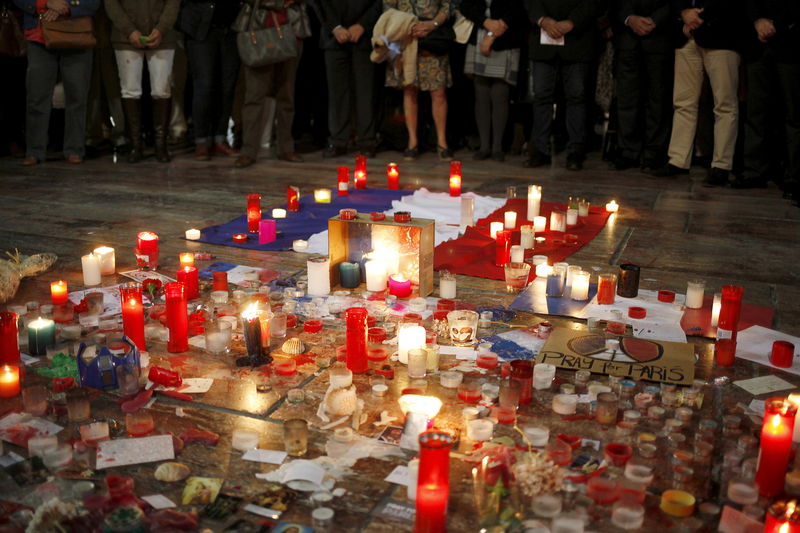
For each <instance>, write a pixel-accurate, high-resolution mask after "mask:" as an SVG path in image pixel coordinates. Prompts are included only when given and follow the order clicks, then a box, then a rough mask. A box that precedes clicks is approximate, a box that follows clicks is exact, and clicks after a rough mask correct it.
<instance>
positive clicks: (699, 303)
mask: <svg viewBox="0 0 800 533" xmlns="http://www.w3.org/2000/svg"><path fill="white" fill-rule="evenodd" d="M705 290H706V282H705V281H702V280H696V281H690V282H689V283H687V286H686V307H688V308H689V309H700V308H702V307H703V296H704V295H705Z"/></svg>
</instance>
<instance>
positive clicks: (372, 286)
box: [364, 259, 387, 292]
mask: <svg viewBox="0 0 800 533" xmlns="http://www.w3.org/2000/svg"><path fill="white" fill-rule="evenodd" d="M364 271H365V273H366V275H367V290H368V291H370V292H381V291H383V290H385V289H386V280H387V276H386V263H385V262H383V261H381V260H380V259H371V260H369V261H367V262H366V263H364Z"/></svg>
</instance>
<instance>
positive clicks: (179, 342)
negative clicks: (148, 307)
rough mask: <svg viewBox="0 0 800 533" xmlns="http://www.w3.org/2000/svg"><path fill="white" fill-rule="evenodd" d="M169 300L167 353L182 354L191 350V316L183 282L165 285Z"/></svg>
mask: <svg viewBox="0 0 800 533" xmlns="http://www.w3.org/2000/svg"><path fill="white" fill-rule="evenodd" d="M164 295H165V296H166V300H167V329H168V330H169V342H167V351H168V352H170V353H180V352H185V351H187V350H189V315H188V313H187V312H186V288H185V287H184V285H183V283H181V282H171V283H167V284H166V285H164Z"/></svg>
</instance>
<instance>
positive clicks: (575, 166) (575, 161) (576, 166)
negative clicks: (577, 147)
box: [567, 154, 583, 170]
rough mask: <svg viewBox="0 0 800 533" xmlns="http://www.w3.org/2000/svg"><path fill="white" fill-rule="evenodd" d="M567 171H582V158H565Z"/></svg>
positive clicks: (573, 156) (577, 155) (573, 155)
mask: <svg viewBox="0 0 800 533" xmlns="http://www.w3.org/2000/svg"><path fill="white" fill-rule="evenodd" d="M567 170H583V156H582V155H581V154H569V155H568V156H567Z"/></svg>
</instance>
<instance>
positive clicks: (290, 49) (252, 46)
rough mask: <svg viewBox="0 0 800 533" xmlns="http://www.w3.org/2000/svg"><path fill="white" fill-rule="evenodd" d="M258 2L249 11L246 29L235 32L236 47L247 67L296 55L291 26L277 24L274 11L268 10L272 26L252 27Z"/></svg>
mask: <svg viewBox="0 0 800 533" xmlns="http://www.w3.org/2000/svg"><path fill="white" fill-rule="evenodd" d="M258 4H259V1H258V0H256V5H255V7H253V9H252V10H251V11H250V19H249V20H248V23H247V27H248V30H247V31H242V32H239V33H237V34H236V47H237V48H238V49H239V57H241V59H242V63H244V64H245V65H247V66H248V67H266V66H267V65H274V64H275V63H280V62H281V61H286V60H287V59H292V58H295V57H297V55H298V52H297V39H295V37H294V31H293V30H292V26H291V25H290V24H283V25H281V24H279V23H278V16H277V15H276V14H275V12H274V11H270V12H269V13H270V16H272V22H273V23H274V26H273V27H272V28H263V27H262V28H259V29H253V18H254V14H255V13H256V12H257V11H258ZM260 25H263V23H262V24H260Z"/></svg>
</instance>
